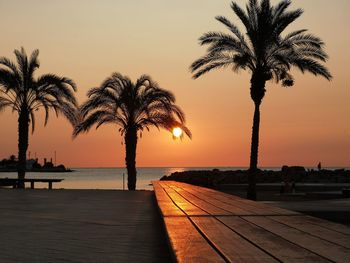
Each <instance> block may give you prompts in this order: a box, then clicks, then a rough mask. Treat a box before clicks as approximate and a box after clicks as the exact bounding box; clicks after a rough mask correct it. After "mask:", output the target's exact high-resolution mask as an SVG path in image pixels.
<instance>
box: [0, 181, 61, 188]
mask: <svg viewBox="0 0 350 263" xmlns="http://www.w3.org/2000/svg"><path fill="white" fill-rule="evenodd" d="M63 180H64V179H52V178H50V179H48V178H40V179H34V178H26V179H24V180H23V181H24V182H25V183H26V182H29V183H30V188H31V189H34V184H35V183H48V188H49V189H52V184H53V183H58V182H61V181H63ZM19 181H20V180H19V179H14V178H0V186H12V187H13V188H18V185H19Z"/></svg>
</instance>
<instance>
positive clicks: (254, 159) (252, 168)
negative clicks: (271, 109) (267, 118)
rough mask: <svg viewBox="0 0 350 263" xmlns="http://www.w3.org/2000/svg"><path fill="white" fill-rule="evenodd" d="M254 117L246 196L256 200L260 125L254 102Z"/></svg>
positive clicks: (256, 104)
mask: <svg viewBox="0 0 350 263" xmlns="http://www.w3.org/2000/svg"><path fill="white" fill-rule="evenodd" d="M254 105H255V110H254V118H253V128H252V141H251V148H250V165H249V172H248V191H247V198H248V199H250V200H256V172H257V170H258V150H259V127H260V103H254Z"/></svg>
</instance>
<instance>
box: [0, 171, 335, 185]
mask: <svg viewBox="0 0 350 263" xmlns="http://www.w3.org/2000/svg"><path fill="white" fill-rule="evenodd" d="M313 168H315V167H313ZM71 169H72V170H73V172H68V173H51V172H50V173H38V172H27V173H26V178H38V179H39V178H55V179H64V180H63V181H62V182H60V183H54V184H53V188H55V189H105V190H113V189H114V190H123V189H124V190H127V172H126V169H125V168H71ZM213 169H219V170H221V171H225V170H239V169H241V170H245V169H247V167H177V168H176V167H141V168H138V169H137V182H136V188H137V190H153V187H152V185H151V182H152V181H155V180H159V179H160V178H161V177H163V176H164V175H170V174H171V173H174V172H182V171H187V170H213ZM262 169H266V170H274V171H277V170H280V169H281V168H280V167H278V168H277V167H265V168H262ZM333 169H334V168H333ZM0 177H1V178H6V177H7V178H17V173H15V172H2V173H0ZM28 187H29V185H28ZM47 187H48V184H47V183H35V188H47Z"/></svg>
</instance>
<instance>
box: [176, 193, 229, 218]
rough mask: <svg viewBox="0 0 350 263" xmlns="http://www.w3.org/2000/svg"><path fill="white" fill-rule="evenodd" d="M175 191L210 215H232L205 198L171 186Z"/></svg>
mask: <svg viewBox="0 0 350 263" xmlns="http://www.w3.org/2000/svg"><path fill="white" fill-rule="evenodd" d="M172 188H173V189H174V190H175V191H176V192H177V193H179V194H180V195H181V196H182V197H184V198H186V199H187V200H190V202H191V203H193V204H194V205H196V206H198V207H199V208H200V209H202V210H203V211H205V212H207V213H208V214H210V215H232V213H230V212H229V211H226V210H224V209H222V208H219V207H217V206H214V205H212V204H210V203H208V202H207V201H206V200H203V199H200V198H198V197H197V196H194V195H193V194H191V193H189V192H187V191H185V190H183V189H182V188H178V187H172Z"/></svg>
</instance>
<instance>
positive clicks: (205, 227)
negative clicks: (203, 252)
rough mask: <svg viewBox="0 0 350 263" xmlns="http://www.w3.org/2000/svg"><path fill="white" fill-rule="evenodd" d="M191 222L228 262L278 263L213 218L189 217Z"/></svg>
mask: <svg viewBox="0 0 350 263" xmlns="http://www.w3.org/2000/svg"><path fill="white" fill-rule="evenodd" d="M191 220H192V221H193V222H194V223H195V224H196V226H197V227H198V228H199V229H200V231H201V232H202V233H203V234H204V235H205V236H206V237H207V239H208V240H210V242H212V244H214V246H215V247H216V248H217V249H218V250H219V251H220V252H221V253H222V254H223V255H224V256H225V258H226V259H228V261H230V262H247V263H248V262H278V261H277V260H275V259H274V258H273V257H271V256H269V255H268V254H266V253H265V252H264V251H262V250H260V249H259V248H258V247H256V246H254V245H253V244H251V243H250V242H248V241H247V240H245V239H244V238H242V237H241V236H239V235H237V234H236V233H235V232H233V231H232V230H231V229H230V228H228V227H226V226H225V225H224V224H222V223H221V222H220V221H218V220H216V219H215V218H214V217H191Z"/></svg>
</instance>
